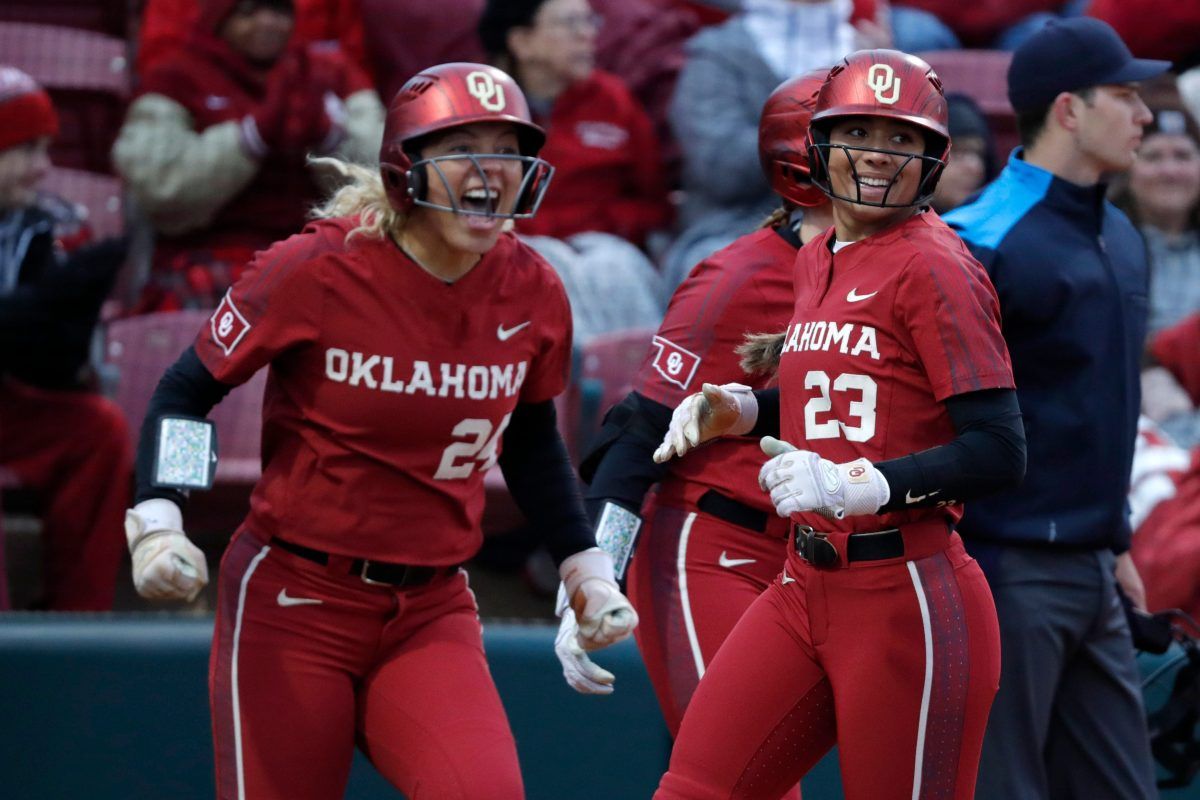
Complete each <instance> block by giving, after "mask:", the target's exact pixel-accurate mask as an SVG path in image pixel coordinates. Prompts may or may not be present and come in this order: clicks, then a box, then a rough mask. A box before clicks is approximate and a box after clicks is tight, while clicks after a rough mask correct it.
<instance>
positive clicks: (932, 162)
mask: <svg viewBox="0 0 1200 800" xmlns="http://www.w3.org/2000/svg"><path fill="white" fill-rule="evenodd" d="M820 135H821V134H816V135H814V136H813V137H812V138H813V139H818V137H819V136H820ZM825 138H826V140H825V141H819V140H818V141H814V142H812V143H811V144H809V158H810V159H817V160H819V161H820V165H821V166H820V167H819V169H817V170H814V171H815V172H818V173H819V174H821V175H822V176H823V182H822V183H820V184H818V186H819V187H820V189H821V191H823V192H824V193H825V194H827V195H828V196H829V197H831V198H833V199H835V200H845V201H846V202H848V203H855V204H857V205H862V206H874V207H876V208H911V207H913V206H921V205H925V204H926V203H927V202H928V201H929V200H930V198H932V197H933V189H934V187H935V186H936V185H937V179H938V178H939V177H941V173H942V170H943V169H945V166H946V162H945V161H944V160H942V159H940V158H937V157H934V156H929V155H924V154H921V153H905V152H902V151H900V150H885V149H882V148H876V147H855V146H853V145H846V144H833V143H831V142H829V141H828V137H827V136H826V137H825ZM835 150H839V151H841V152H842V153H843V154H844V155H845V157H846V160H847V161H848V162H849V164H850V177H851V179H852V180H853V182H854V186H855V189H856V191H855V193H854V194H853V195H843V194H838V193H837V192H836V191H835V190H834V188H833V179H832V176H831V175H830V171H829V159H830V157H831V156H832V154H833V151H835ZM856 152H857V153H879V154H881V155H886V156H892V157H895V158H898V159H903V160H902V161H901V162H900V166H898V167H897V168H896V170H895V172H893V173H892V176H891V178H889V179H888V187H887V189H886V190H885V191H884V193H883V198H882V199H881V200H879V201H878V202H875V201H871V200H864V199H863V196H862V184H861V183H859V176H858V166H857V165H856V163H855V159H854V155H853V154H854V153H856ZM914 160H915V161H919V162H920V164H921V179H920V183H918V184H917V191H916V193H915V194H914V195H913V198H912V199H911V200H909V201H907V202H905V201H904V200H902V199H899V198H895V199H894V198H892V197H891V194H892V190H893V189H895V188H896V186H897V185H898V184H899V181H900V176H901V174H903V172H904V170H905V169H907V168H908V166H909V165H910V164H911V163H912V162H913V161H914ZM814 183H816V181H814Z"/></svg>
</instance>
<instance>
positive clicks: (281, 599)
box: [275, 588, 325, 608]
mask: <svg viewBox="0 0 1200 800" xmlns="http://www.w3.org/2000/svg"><path fill="white" fill-rule="evenodd" d="M275 602H276V603H279V605H281V606H283V607H284V608H287V607H288V606H319V605H321V604H322V603H323V602H325V601H324V600H316V599H314V598H311V597H289V596H288V593H287V589H286V588H285V589H280V590H279V594H278V595H277V596H276V597H275Z"/></svg>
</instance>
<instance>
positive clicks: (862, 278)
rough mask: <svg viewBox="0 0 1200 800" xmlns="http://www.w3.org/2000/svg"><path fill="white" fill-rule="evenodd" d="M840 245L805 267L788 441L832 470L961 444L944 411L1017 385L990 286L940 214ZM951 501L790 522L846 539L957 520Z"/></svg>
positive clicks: (792, 330)
mask: <svg viewBox="0 0 1200 800" xmlns="http://www.w3.org/2000/svg"><path fill="white" fill-rule="evenodd" d="M833 238H834V230H833V229H830V230H828V231H826V232H825V233H824V234H822V235H821V236H820V237H819V238H818V239H816V240H815V241H813V242H810V243H809V244H808V245H806V246H805V247H803V248H801V250H800V252H799V255H798V256H797V259H796V305H795V310H794V311H793V314H792V320H791V323H790V324H789V326H788V332H787V338H786V340H785V342H784V347H783V356H782V359H781V361H780V368H779V386H780V393H781V410H780V426H781V428H782V434H783V438H784V439H785V440H786V441H789V442H791V443H792V444H794V445H796V446H797V447H800V448H805V449H808V450H812V451H813V452H816V453H818V454H820V455H821V456H822V457H823V458H827V459H829V460H830V461H833V462H835V463H843V462H846V461H853V460H854V459H856V458H863V457H865V458H867V459H870V460H871V461H872V462H879V461H885V460H887V459H891V458H898V457H900V456H905V455H908V454H910V453H915V452H918V451H920V450H926V449H928V448H930V447H934V446H937V445H941V444H946V443H947V442H949V441H950V440H951V439H953V438H954V436H955V433H954V427H953V425H952V423H951V421H950V416H949V414H948V413H947V412H946V408H945V406H944V405H943V402H942V401H944V400H945V399H946V398H948V397H951V396H953V395H956V394H963V393H966V392H974V391H979V390H982V389H1011V388H1013V385H1014V384H1013V377H1012V365H1011V363H1010V362H1009V357H1008V349H1007V347H1006V346H1005V344H1004V338H1003V337H1002V336H1001V333H1000V303H999V300H998V299H997V297H996V290H995V289H994V288H993V286H992V282H991V280H990V279H989V278H988V276H987V273H986V272H985V271H984V269H983V267H982V266H981V265H980V264H979V262H978V261H976V260H975V259H974V258H973V257H972V256H971V254H970V252H969V251H968V250H967V248H966V246H965V245H964V244H963V243H962V240H961V239H959V238H958V236H957V235H956V234H955V233H954V232H953V231H952V230H950V228H949V227H947V226H946V224H945V223H944V222H942V220H941V218H940V217H938V215H937V214H935V213H934V212H932V211H926V212H924V213H921V214H916V215H914V216H912V217H910V218H909V219H907V220H905V221H904V222H901V223H899V224H897V225H895V226H893V227H891V228H888V229H887V230H885V231H883V232H881V233H878V234H876V235H874V236H871V237H869V238H867V239H864V240H862V241H859V242H854V243H852V244H850V245H848V246H846V247H844V248H843V249H841V250H840V251H839V252H838V253H836V254H834V253H833V252H831V250H830V244H831V243H832V241H833ZM946 499H947V500H948V501H951V502H950V503H948V505H946V506H945V507H942V508H927V509H916V510H913V511H904V512H896V513H891V514H884V515H880V516H871V515H863V516H853V517H847V518H846V519H844V520H841V521H830V520H827V519H825V518H824V517H821V516H819V515H817V514H814V513H805V514H798V515H794V516H793V520H795V521H796V522H798V523H800V524H803V525H811V526H812V527H813V528H816V529H817V530H824V531H849V532H856V531H873V530H880V529H883V528H889V527H895V526H896V525H899V524H901V523H905V522H913V521H915V520H918V519H929V518H936V517H939V516H945V517H948V518H949V519H951V520H954V521H957V520H958V518H959V517H961V516H962V506H961V505H959V504H957V503H954V502H953V500H954V498H946Z"/></svg>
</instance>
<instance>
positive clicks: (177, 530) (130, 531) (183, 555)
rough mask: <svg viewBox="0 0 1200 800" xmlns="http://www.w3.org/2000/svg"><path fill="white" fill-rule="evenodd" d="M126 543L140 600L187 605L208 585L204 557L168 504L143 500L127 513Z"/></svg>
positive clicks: (164, 501)
mask: <svg viewBox="0 0 1200 800" xmlns="http://www.w3.org/2000/svg"><path fill="white" fill-rule="evenodd" d="M125 540H126V541H127V542H128V543H129V552H130V554H131V555H132V556H133V585H134V586H135V587H136V588H137V592H138V594H140V595H141V596H142V597H145V598H147V599H149V600H187V601H188V602H189V603H190V602H191V601H193V600H195V599H196V595H198V594H200V590H201V589H203V588H204V587H205V586H206V585H207V584H208V564H207V563H206V562H205V560H204V553H202V552H200V549H199V548H198V547H196V545H194V544H192V543H191V542H190V541H189V540H188V538H187V536H186V535H185V534H184V532H183V515H182V514H181V513H180V511H179V506H177V505H175V504H174V503H172V502H171V501H170V500H165V499H161V498H155V499H153V500H143V501H142V502H140V503H138V504H137V505H136V506H134V507H133V508H131V509H129V510H127V511H126V512H125Z"/></svg>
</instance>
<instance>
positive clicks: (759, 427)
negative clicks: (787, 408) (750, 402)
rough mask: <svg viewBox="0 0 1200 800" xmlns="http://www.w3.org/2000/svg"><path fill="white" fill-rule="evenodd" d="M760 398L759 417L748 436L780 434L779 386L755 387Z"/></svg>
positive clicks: (756, 394) (755, 395)
mask: <svg viewBox="0 0 1200 800" xmlns="http://www.w3.org/2000/svg"><path fill="white" fill-rule="evenodd" d="M754 397H755V399H756V400H758V419H757V420H755V421H754V427H753V428H751V429H750V432H749V433H747V434H746V435H747V436H754V437H761V436H779V387H778V386H776V387H773V388H771V389H755V390H754Z"/></svg>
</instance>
